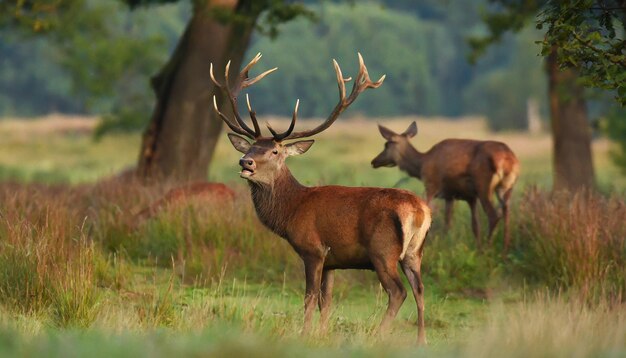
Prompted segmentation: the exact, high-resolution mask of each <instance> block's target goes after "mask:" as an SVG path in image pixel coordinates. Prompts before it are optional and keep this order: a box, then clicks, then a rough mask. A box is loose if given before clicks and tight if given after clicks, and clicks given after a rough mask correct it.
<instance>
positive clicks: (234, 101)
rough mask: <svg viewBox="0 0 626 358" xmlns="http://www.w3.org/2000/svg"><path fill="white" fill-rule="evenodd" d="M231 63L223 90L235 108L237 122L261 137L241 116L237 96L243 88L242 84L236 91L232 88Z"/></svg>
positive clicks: (225, 71) (226, 72)
mask: <svg viewBox="0 0 626 358" xmlns="http://www.w3.org/2000/svg"><path fill="white" fill-rule="evenodd" d="M253 61H254V60H253ZM230 63H231V62H230V61H228V63H226V69H225V70H224V81H225V82H226V85H225V86H223V87H222V89H223V90H225V91H226V94H227V95H228V100H229V101H230V105H231V106H232V107H233V114H234V115H235V120H236V121H237V123H238V124H239V126H240V127H241V128H243V130H245V131H247V132H250V134H252V135H254V136H255V137H259V136H260V135H261V133H260V132H257V131H255V130H253V129H252V128H250V127H249V126H248V125H247V124H246V122H245V121H244V120H243V119H242V118H241V115H240V114H239V109H238V108H237V95H238V94H239V91H241V88H242V86H241V84H240V83H239V84H237V87H236V88H235V89H234V91H233V90H232V89H231V88H230V76H229V73H230ZM246 67H247V66H246ZM240 76H241V75H240ZM255 127H257V126H255Z"/></svg>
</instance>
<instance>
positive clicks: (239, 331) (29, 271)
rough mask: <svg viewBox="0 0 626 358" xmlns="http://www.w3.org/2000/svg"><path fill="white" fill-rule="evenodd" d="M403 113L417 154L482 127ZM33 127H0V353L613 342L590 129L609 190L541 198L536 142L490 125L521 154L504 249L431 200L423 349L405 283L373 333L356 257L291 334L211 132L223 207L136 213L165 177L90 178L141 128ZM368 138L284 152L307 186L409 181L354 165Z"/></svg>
mask: <svg viewBox="0 0 626 358" xmlns="http://www.w3.org/2000/svg"><path fill="white" fill-rule="evenodd" d="M405 122H409V120H408V119H406V120H395V121H391V122H390V126H391V127H392V128H394V129H402V127H403V126H406V124H405ZM419 123H420V134H419V135H418V137H417V139H416V140H415V144H416V145H417V146H418V148H420V149H422V150H423V149H427V148H428V147H429V146H430V145H432V144H433V143H434V142H436V141H438V140H440V139H442V138H443V137H445V136H455V137H464V136H470V137H474V138H487V137H491V136H493V134H490V133H487V132H486V131H485V130H484V129H483V128H482V127H481V125H480V123H478V122H476V121H469V122H468V121H460V122H453V123H450V122H440V121H439V122H426V121H420V122H419ZM37 125H39V124H34V127H28V128H27V129H24V128H22V127H21V125H20V126H19V127H20V128H22V129H20V130H17V129H16V128H15V126H16V125H15V124H11V123H8V124H7V123H0V178H2V179H5V180H11V181H17V182H18V183H17V184H15V183H10V182H9V183H0V279H1V280H0V355H3V356H38V355H43V354H45V355H46V356H53V357H54V356H63V357H65V356H86V355H89V356H111V355H115V356H133V357H135V356H151V357H153V356H157V357H158V356H173V355H191V356H199V355H201V356H204V355H216V356H225V355H236V356H238V355H255V356H259V355H260V356H294V355H295V356H314V355H315V356H318V355H327V356H342V357H343V356H376V357H378V356H398V357H403V356H414V355H416V354H420V353H423V354H428V355H432V356H442V357H447V356H468V357H470V356H471V357H474V356H501V355H503V354H504V355H507V356H509V355H512V356H520V357H521V356H537V355H539V356H571V355H573V354H577V355H580V356H597V355H608V356H611V355H613V356H622V355H624V354H626V318H625V315H626V313H625V312H626V307H625V306H624V303H623V302H622V299H621V297H623V294H624V287H626V283H625V282H624V280H623V277H624V275H623V274H622V273H623V267H626V265H624V264H623V262H626V261H625V260H626V252H623V250H620V248H623V237H622V236H623V230H624V229H623V225H621V222H620V221H619V218H618V217H616V215H621V213H622V212H623V210H624V207H626V206H624V198H623V192H624V189H625V188H626V180H625V179H624V177H621V176H618V175H617V170H616V168H615V167H613V166H612V165H611V163H610V162H609V160H608V158H607V148H608V147H607V145H606V143H605V142H598V143H596V144H595V149H596V150H595V156H596V158H595V159H596V161H595V163H596V169H597V174H598V181H599V183H600V187H601V188H602V190H603V192H606V193H609V194H610V196H611V198H605V197H601V196H584V195H580V196H577V197H564V198H561V199H560V200H556V199H555V198H554V197H550V196H548V195H546V194H545V193H544V192H541V191H539V192H537V191H533V190H531V189H529V188H530V187H533V186H538V187H539V188H548V187H549V186H550V181H551V175H550V157H549V148H550V146H549V140H548V138H547V137H546V136H545V135H542V136H539V137H526V136H525V135H523V134H516V133H504V134H499V135H497V136H496V138H497V139H500V140H504V141H506V142H507V143H509V144H510V145H511V147H512V148H513V149H514V150H515V151H516V153H518V156H519V157H520V160H521V161H522V173H523V174H522V177H521V178H520V183H519V184H518V189H516V193H515V194H514V199H513V200H514V208H513V217H512V227H513V239H514V242H513V247H512V250H511V253H510V255H509V257H508V259H507V260H503V259H502V258H501V256H500V249H499V247H500V245H501V244H500V242H501V237H500V235H501V233H500V232H498V233H497V237H496V247H494V248H490V249H486V250H484V251H479V250H477V248H476V246H475V242H474V238H473V237H472V235H471V233H470V230H469V227H470V225H469V210H468V209H467V207H466V206H467V205H465V204H463V203H459V204H457V206H456V215H455V218H454V226H453V228H452V230H451V231H450V232H448V233H445V232H443V230H442V226H443V225H442V220H441V215H439V214H436V215H435V220H434V223H433V229H432V231H431V233H430V235H429V237H428V243H427V246H426V251H425V256H424V278H425V286H426V326H427V336H428V341H429V345H428V347H416V345H415V338H416V326H415V324H414V322H415V320H416V309H415V303H414V301H413V298H412V297H411V296H410V295H409V297H408V298H407V300H406V301H405V303H404V305H403V307H402V309H401V311H400V313H399V314H398V317H397V319H396V320H395V321H394V324H393V326H392V332H391V333H390V334H389V335H387V336H384V337H380V336H378V335H376V334H375V333H374V332H375V330H376V327H377V325H378V323H379V321H380V319H381V317H382V314H383V312H384V310H385V307H386V300H387V298H386V294H385V293H384V292H383V290H382V289H381V288H380V285H379V283H378V281H377V279H376V275H375V274H374V273H373V272H366V271H341V272H339V273H338V274H337V279H336V288H335V291H334V305H333V312H332V318H331V324H330V328H329V331H328V332H314V333H312V334H311V335H310V336H305V337H301V336H300V327H301V324H302V311H303V309H302V308H303V292H304V277H303V272H302V271H303V270H302V263H301V262H300V260H299V259H298V258H297V255H296V254H295V253H294V252H293V250H292V249H291V248H290V247H289V245H288V244H287V243H286V242H285V241H283V240H281V239H279V238H277V237H276V236H274V235H273V234H271V233H270V232H269V231H268V230H267V229H265V228H264V227H263V226H262V225H261V224H260V223H259V222H258V220H257V219H256V214H255V212H254V210H253V208H252V206H251V203H250V200H249V194H248V192H247V188H246V186H245V184H244V183H243V182H242V181H241V180H240V179H239V178H238V176H237V174H236V173H237V171H238V169H237V158H238V157H239V154H238V153H237V152H235V151H234V150H233V149H232V148H231V147H230V145H229V144H228V143H227V142H226V140H222V141H221V142H220V144H219V146H218V149H217V152H216V157H215V162H214V164H213V166H212V168H211V172H210V174H209V176H210V178H211V179H212V180H215V181H224V182H227V183H229V184H230V185H231V186H232V187H233V188H234V189H235V190H236V191H237V193H238V199H237V200H238V201H237V204H236V205H234V206H229V205H224V204H220V205H218V206H215V205H214V204H210V203H206V202H204V201H203V200H201V199H198V200H195V201H194V200H190V201H189V202H188V203H186V204H185V205H182V206H178V207H172V208H166V209H165V210H163V211H162V212H161V213H159V214H158V215H157V216H156V217H154V218H152V219H150V220H148V221H146V222H144V223H140V224H138V225H137V223H135V222H133V221H132V215H131V213H132V212H136V210H137V209H140V208H143V207H145V206H147V205H148V204H149V203H151V202H152V201H154V200H155V199H157V198H160V197H161V196H162V195H163V194H164V192H165V191H166V190H167V189H168V186H167V185H154V186H147V187H144V186H140V185H137V184H136V183H135V184H124V185H119V184H117V183H114V182H99V183H95V182H96V180H98V179H100V178H102V177H105V176H109V175H111V174H113V173H115V172H116V171H118V170H120V169H123V168H125V167H126V166H128V165H130V164H132V163H134V161H135V158H136V154H137V147H138V145H139V137H138V136H136V135H135V136H133V135H120V136H112V137H107V138H105V139H104V140H103V141H101V142H98V143H94V142H93V141H92V140H91V139H90V137H89V136H87V135H80V134H76V133H71V131H70V134H67V130H63V131H59V130H58V128H57V129H55V130H50V129H49V128H48V129H47V130H46V131H42V130H40V129H38V127H37ZM305 125H306V124H305ZM280 126H281V123H279V124H278V125H277V127H280ZM382 142H383V141H382V139H381V138H379V135H378V134H377V132H376V129H375V124H374V123H372V122H351V123H341V122H340V123H337V124H336V125H335V126H334V127H332V128H331V130H329V131H328V133H325V134H324V135H322V136H320V137H319V138H317V143H316V144H315V146H314V147H313V148H312V149H311V151H309V152H308V153H307V154H306V155H305V156H302V157H298V158H293V160H290V162H289V165H290V168H291V169H292V171H293V172H294V174H295V175H296V176H297V177H298V178H299V179H300V180H301V181H302V182H303V183H305V184H308V185H316V184H343V185H371V186H388V187H391V186H398V187H403V188H407V189H410V190H413V191H415V192H417V193H421V192H422V185H421V183H419V182H418V181H417V180H415V179H408V180H406V175H405V174H403V173H400V172H399V171H398V170H397V169H395V168H393V169H381V170H374V169H372V168H371V167H370V166H369V161H370V160H371V158H373V157H374V156H375V155H376V154H377V153H378V151H379V150H380V149H382ZM28 182H31V183H30V184H26V183H28ZM41 182H43V183H47V184H46V185H42V184H40V183H41ZM61 183H66V184H61ZM49 184H50V185H49ZM68 184H69V185H68ZM533 195H534V196H533ZM438 206H439V207H441V206H442V205H441V203H439V204H438ZM436 213H438V211H436ZM482 226H483V228H484V227H486V222H485V220H483V225H482ZM589 237H592V238H593V240H590V239H589ZM620 240H621V241H620ZM582 262H584V263H585V265H586V266H584V267H585V268H584V269H581V267H582V266H581V265H580V264H578V263H582ZM603 268H604V269H603ZM620 269H621V270H622V271H620ZM405 286H407V287H408V285H405ZM555 342H556V343H555Z"/></svg>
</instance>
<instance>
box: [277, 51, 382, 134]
mask: <svg viewBox="0 0 626 358" xmlns="http://www.w3.org/2000/svg"><path fill="white" fill-rule="evenodd" d="M358 55H359V73H358V74H357V76H356V81H355V82H354V85H353V86H352V92H350V95H349V96H348V97H346V82H349V81H350V80H352V77H348V78H344V77H343V75H342V73H341V68H340V67H339V64H338V63H337V61H335V60H333V65H334V66H335V73H336V74H337V84H338V86H339V103H337V105H336V106H335V108H334V109H333V111H332V112H331V113H330V115H329V116H328V118H326V120H325V121H324V122H323V123H322V124H320V125H319V126H317V127H315V128H313V129H311V130H307V131H302V132H294V133H292V132H293V128H294V127H295V124H296V119H297V114H298V113H297V112H298V103H299V102H296V108H295V110H294V112H293V117H292V119H291V124H290V125H289V128H288V129H287V131H285V132H284V133H280V134H278V133H276V132H275V131H274V130H273V129H272V127H271V126H270V125H269V123H268V124H267V128H268V129H269V130H270V132H272V135H273V136H274V139H275V140H276V141H281V140H285V139H297V138H304V137H311V136H313V135H316V134H318V133H320V132H322V131H324V130H326V129H327V128H328V127H330V126H331V125H332V124H333V123H334V122H335V120H337V118H338V117H339V115H340V114H341V113H342V112H343V111H344V110H345V109H346V108H348V106H350V105H351V104H352V102H354V100H356V98H357V97H358V96H359V94H361V92H363V91H365V90H366V89H368V88H378V87H380V85H382V84H383V81H384V80H385V75H383V76H382V77H381V78H380V79H379V80H378V81H376V82H372V81H371V80H370V76H369V74H368V72H367V67H365V63H364V62H363V57H362V56H361V54H360V53H358Z"/></svg>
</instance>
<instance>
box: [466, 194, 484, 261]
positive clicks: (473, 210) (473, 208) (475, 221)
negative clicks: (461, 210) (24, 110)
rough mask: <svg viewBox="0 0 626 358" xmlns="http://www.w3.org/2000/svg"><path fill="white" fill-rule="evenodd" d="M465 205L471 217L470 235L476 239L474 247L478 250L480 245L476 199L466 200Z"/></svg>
mask: <svg viewBox="0 0 626 358" xmlns="http://www.w3.org/2000/svg"><path fill="white" fill-rule="evenodd" d="M467 204H468V205H469V207H470V213H471V215H472V233H474V238H475V239H476V247H478V249H479V250H480V248H481V246H482V244H481V241H480V223H479V221H478V211H477V210H476V199H470V200H468V201H467Z"/></svg>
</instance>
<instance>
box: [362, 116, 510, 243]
mask: <svg viewBox="0 0 626 358" xmlns="http://www.w3.org/2000/svg"><path fill="white" fill-rule="evenodd" d="M378 129H379V130H380V134H382V136H383V138H385V139H386V140H387V142H386V143H385V149H384V150H383V151H382V153H380V154H379V155H378V156H377V157H376V158H374V159H373V160H372V166H373V167H374V168H379V167H394V166H398V167H399V168H400V170H403V171H405V172H407V173H408V174H409V175H410V176H413V177H416V178H417V179H419V180H421V181H423V182H424V186H425V188H426V202H427V203H428V204H430V202H431V200H432V199H433V197H438V198H442V199H444V200H445V201H446V209H445V211H446V214H445V223H446V228H448V227H449V226H450V220H451V218H452V206H453V203H454V200H465V201H466V202H467V203H468V204H469V207H470V210H471V213H472V231H473V232H474V236H475V237H476V242H477V245H478V247H480V246H481V242H480V228H479V225H478V218H477V216H476V214H477V213H476V199H478V200H480V203H481V205H482V207H483V210H484V211H485V213H486V214H487V217H488V219H489V237H490V238H491V237H492V234H493V231H494V229H495V227H496V224H497V223H498V220H499V219H500V216H499V215H498V213H497V211H496V209H495V208H494V206H493V204H492V203H491V198H492V197H493V194H494V192H495V194H496V197H497V198H498V201H499V202H500V206H501V207H502V215H503V216H504V251H503V252H506V250H507V248H508V245H509V228H508V223H509V199H510V198H511V192H512V190H513V185H514V184H515V181H516V180H517V177H518V176H519V161H518V160H517V158H516V157H515V154H513V152H512V151H511V149H509V147H508V146H507V145H506V144H504V143H501V142H495V141H479V140H469V139H446V140H443V141H441V142H439V143H437V144H435V145H434V146H433V147H432V148H431V149H430V150H429V151H427V152H425V153H421V152H419V151H418V150H417V149H415V147H413V146H412V145H411V143H410V142H409V139H410V138H412V137H414V136H415V135H416V134H417V125H416V124H415V122H413V123H411V125H410V126H409V128H408V129H407V130H406V131H405V132H404V133H402V134H397V133H395V132H393V131H392V130H390V129H388V128H385V127H383V126H381V125H379V126H378ZM490 244H491V243H490Z"/></svg>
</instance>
